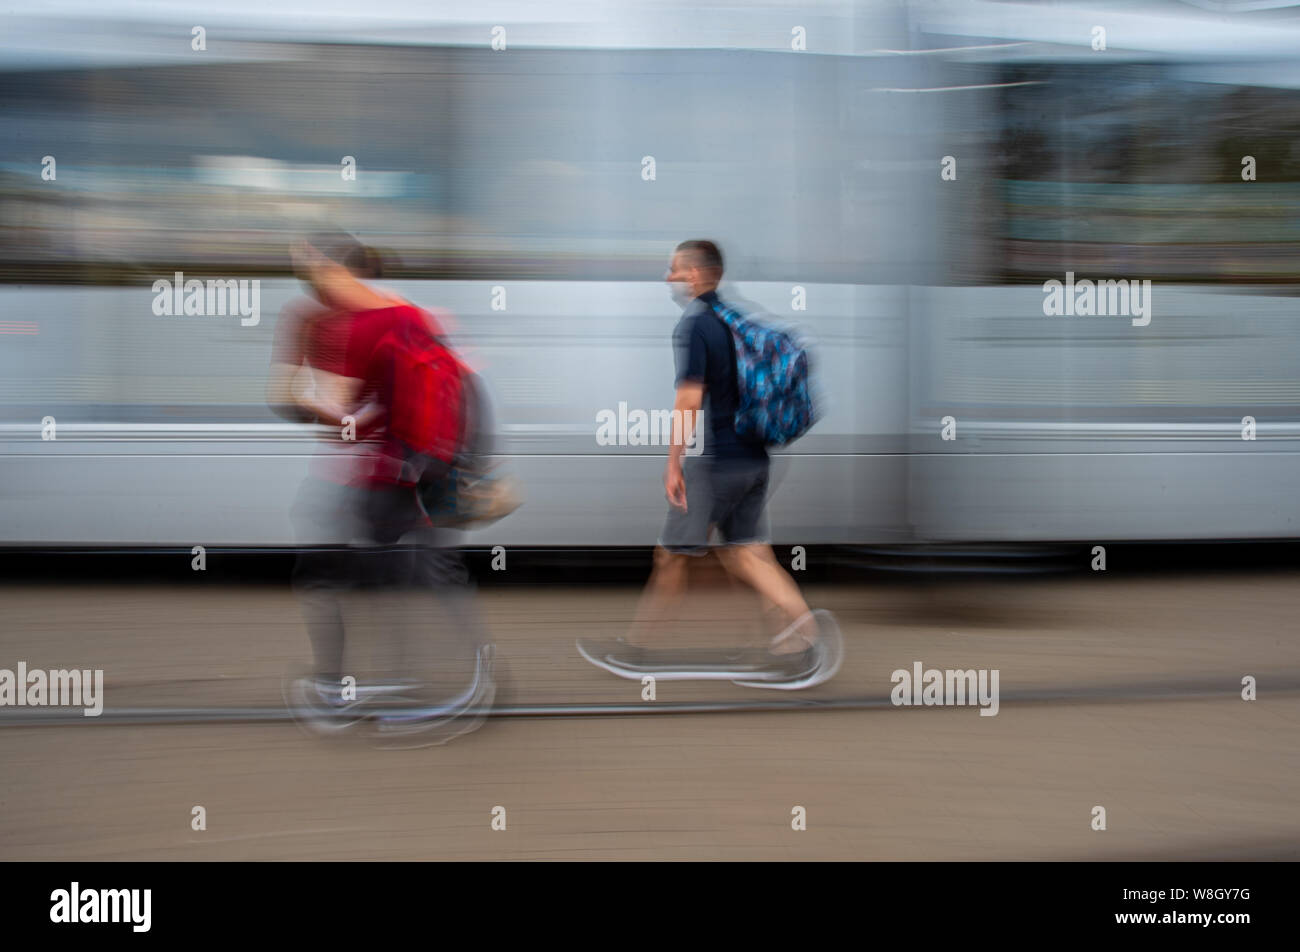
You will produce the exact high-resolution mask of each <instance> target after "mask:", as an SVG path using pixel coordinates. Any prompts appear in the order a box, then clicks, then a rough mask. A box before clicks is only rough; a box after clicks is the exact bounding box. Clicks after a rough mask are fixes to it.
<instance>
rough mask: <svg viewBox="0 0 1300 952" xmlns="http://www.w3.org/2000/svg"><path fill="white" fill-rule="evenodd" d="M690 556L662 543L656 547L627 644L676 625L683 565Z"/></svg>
mask: <svg viewBox="0 0 1300 952" xmlns="http://www.w3.org/2000/svg"><path fill="white" fill-rule="evenodd" d="M690 559H691V556H690V555H688V554H687V553H684V552H670V551H668V550H667V549H665V548H664V547H663V546H657V547H656V548H655V563H654V568H653V569H651V571H650V581H648V582H646V586H645V591H644V592H642V593H641V600H640V602H638V603H637V609H636V619H635V620H634V621H633V622H632V630H631V631H630V632H629V633H628V636H627V642H628V643H629V644H633V645H646V644H647V643H648V642H649V641H651V640H652V639H653V638H654V636H655V635H656V634H657V633H659V632H661V631H663V630H664V628H665V627H666V626H668V625H672V624H676V622H677V617H678V614H679V612H680V610H681V602H682V596H683V595H684V594H685V593H686V568H687V565H688V564H689V563H690Z"/></svg>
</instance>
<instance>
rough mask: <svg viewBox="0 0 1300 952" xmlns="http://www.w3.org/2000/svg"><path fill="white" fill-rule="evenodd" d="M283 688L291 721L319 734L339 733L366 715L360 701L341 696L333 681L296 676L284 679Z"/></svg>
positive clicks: (339, 688) (337, 686) (341, 689)
mask: <svg viewBox="0 0 1300 952" xmlns="http://www.w3.org/2000/svg"><path fill="white" fill-rule="evenodd" d="M282 690H283V693H284V701H285V704H286V705H287V706H288V708H289V712H290V713H291V714H292V715H293V719H294V721H296V722H297V724H298V726H299V727H300V728H302V729H303V730H304V731H306V732H307V733H309V734H312V735H315V736H318V737H321V736H332V735H335V734H340V733H342V732H343V731H345V730H347V729H348V728H350V727H352V726H353V725H354V724H356V723H357V722H358V721H360V720H362V719H363V718H364V717H365V713H364V711H363V710H362V703H363V702H362V701H360V700H346V699H344V697H343V688H342V686H341V685H340V684H339V683H338V682H336V681H326V680H322V679H320V678H296V679H294V680H292V681H288V682H285V684H284V685H283V688H282Z"/></svg>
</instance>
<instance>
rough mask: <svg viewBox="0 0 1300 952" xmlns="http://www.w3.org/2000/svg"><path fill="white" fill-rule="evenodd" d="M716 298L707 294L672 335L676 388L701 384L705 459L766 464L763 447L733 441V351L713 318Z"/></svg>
mask: <svg viewBox="0 0 1300 952" xmlns="http://www.w3.org/2000/svg"><path fill="white" fill-rule="evenodd" d="M716 303H718V296H717V295H716V294H715V293H714V292H712V291H705V292H704V293H703V294H701V295H700V296H699V297H697V298H696V299H695V300H694V301H692V302H691V303H690V304H689V305H687V307H686V310H685V311H684V312H683V313H682V319H681V320H680V321H678V322H677V327H676V328H674V330H673V351H674V354H675V356H676V363H677V384H679V385H680V384H681V383H683V382H684V381H687V380H689V381H693V382H696V383H700V382H703V384H704V406H703V408H702V416H703V417H704V419H705V420H706V421H707V422H708V424H709V427H708V430H707V432H705V434H704V452H703V455H705V456H712V457H713V458H715V459H767V447H766V446H764V445H763V444H762V443H753V442H750V441H748V440H742V439H741V438H740V437H738V436H737V435H736V408H737V406H738V405H739V401H740V395H739V392H738V390H737V387H736V351H735V344H734V343H733V341H732V339H731V329H730V328H729V327H727V325H726V324H724V323H722V318H720V317H718V315H717V314H715V313H714V312H713V305H714V304H716Z"/></svg>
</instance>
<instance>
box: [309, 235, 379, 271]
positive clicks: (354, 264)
mask: <svg viewBox="0 0 1300 952" xmlns="http://www.w3.org/2000/svg"><path fill="white" fill-rule="evenodd" d="M307 243H308V244H309V245H311V246H312V247H313V248H315V249H316V250H317V251H319V252H320V253H321V254H323V255H324V256H325V257H326V258H329V259H330V260H331V261H333V262H335V263H336V264H341V265H343V267H345V268H347V269H348V270H349V271H351V272H352V273H353V274H355V275H357V276H358V277H361V278H372V279H373V278H379V277H382V276H383V273H384V263H383V258H382V257H381V256H380V254H379V252H377V251H375V249H374V248H371V247H370V246H368V245H363V244H362V243H361V242H360V241H358V240H357V239H356V238H354V237H353V236H352V235H349V234H348V233H347V232H345V231H322V232H317V233H316V234H314V235H309V236H308V237H307Z"/></svg>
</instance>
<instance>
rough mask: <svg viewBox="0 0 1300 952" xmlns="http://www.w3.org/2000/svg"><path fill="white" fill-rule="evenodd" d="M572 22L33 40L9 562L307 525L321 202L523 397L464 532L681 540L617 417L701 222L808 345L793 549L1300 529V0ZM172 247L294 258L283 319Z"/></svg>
mask: <svg viewBox="0 0 1300 952" xmlns="http://www.w3.org/2000/svg"><path fill="white" fill-rule="evenodd" d="M1011 7H1014V8H1015V10H1009V8H1011ZM556 10H558V11H559V12H555V11H552V14H551V15H552V16H553V17H554V21H553V22H549V23H546V24H540V25H539V24H530V25H529V26H528V27H526V28H519V29H515V28H512V27H510V26H507V27H506V29H507V31H508V35H509V37H510V40H509V46H508V48H507V49H504V50H503V49H493V48H492V46H491V44H490V37H491V26H492V24H493V23H494V22H496V21H494V20H492V18H491V17H490V16H488V14H487V13H482V14H480V13H477V12H476V13H475V14H473V15H472V16H471V15H467V17H466V19H465V20H464V21H462V22H459V23H457V24H455V25H454V28H452V27H448V26H447V24H445V23H444V24H440V25H437V26H438V28H437V29H435V28H433V26H431V25H430V24H420V23H419V22H413V23H412V24H410V25H409V27H408V28H404V29H402V30H401V31H400V33H401V36H400V39H398V38H396V37H395V36H394V35H393V34H392V32H390V33H389V34H388V35H379V33H380V31H379V28H378V27H376V26H373V25H372V26H370V27H368V28H367V27H365V26H364V25H359V24H357V23H351V24H348V28H347V30H346V35H347V36H348V37H349V38H350V39H351V42H347V43H340V42H337V40H338V36H337V35H335V36H333V37H332V38H331V37H325V36H323V35H322V34H323V33H328V31H326V30H325V28H324V26H322V25H320V24H317V25H316V26H314V27H311V28H308V27H305V26H303V25H302V24H289V23H287V22H270V23H263V24H262V25H261V26H260V27H259V28H258V29H256V30H253V29H250V28H247V27H245V28H244V29H243V30H242V31H240V30H237V29H235V27H233V26H232V27H231V28H230V29H229V30H228V31H227V32H226V33H225V34H223V33H222V32H221V29H220V20H219V19H218V16H217V14H216V13H213V14H212V20H211V22H212V23H214V24H217V26H215V27H214V26H212V25H209V26H208V31H209V36H210V37H213V42H212V44H211V49H212V51H213V52H214V53H216V54H219V55H216V56H214V57H213V59H212V60H210V61H209V60H200V61H197V62H196V61H195V60H194V59H193V58H186V57H185V56H181V55H177V54H175V53H168V54H166V55H165V56H164V55H163V54H162V53H160V52H159V47H160V45H166V43H167V42H177V43H179V42H181V41H182V40H183V41H184V42H185V43H186V44H188V42H189V36H188V33H186V34H185V35H183V36H181V35H179V34H178V35H177V36H175V37H173V36H170V35H169V33H168V30H169V29H171V27H168V26H166V25H163V24H153V29H152V30H149V29H138V28H137V29H135V30H133V32H132V34H131V35H132V37H134V38H135V39H134V43H135V44H136V45H138V46H139V47H140V48H139V49H134V48H133V46H132V43H125V44H118V46H117V47H115V56H116V57H117V60H118V61H116V62H112V63H106V62H101V61H99V60H98V59H95V56H96V55H100V54H93V53H87V52H84V48H79V49H83V51H82V52H77V53H75V54H74V53H68V52H67V51H66V50H64V51H63V55H61V56H60V57H58V58H55V59H51V60H49V61H48V62H37V63H35V64H34V63H33V59H34V58H35V59H37V60H39V57H38V56H37V54H36V53H33V52H32V51H31V50H25V51H22V52H23V55H21V56H19V55H17V53H15V52H14V49H13V48H12V47H6V48H4V49H5V51H6V52H5V54H4V61H3V64H2V65H3V67H4V72H3V73H0V87H3V90H4V95H3V96H0V133H3V139H4V141H6V142H9V143H14V144H15V145H14V147H12V148H10V149H8V150H7V151H6V154H5V155H4V156H3V159H4V161H3V164H2V165H0V176H2V178H0V241H3V245H0V251H2V252H3V261H2V262H0V278H3V281H4V283H3V284H0V487H2V488H0V545H7V546H54V547H57V546H82V545H94V546H181V547H186V548H188V547H189V546H191V545H195V544H206V545H213V546H282V545H287V544H289V543H290V542H291V541H292V532H291V527H290V522H289V508H290V505H291V503H292V501H293V497H294V494H295V492H296V490H297V487H298V485H299V484H300V483H301V481H302V479H303V477H304V476H305V474H306V472H307V466H308V463H309V460H310V458H311V456H312V454H313V453H314V452H315V446H316V441H317V440H318V439H319V436H320V434H318V433H317V432H315V431H314V430H313V429H312V428H310V427H302V426H295V425H290V424H286V423H283V422H281V421H279V420H278V419H277V418H275V417H274V416H273V415H271V414H270V412H269V411H268V410H267V409H266V407H265V405H264V400H263V388H264V383H265V376H266V369H267V363H268V361H269V357H270V344H271V340H272V338H273V336H274V327H275V323H276V320H277V315H278V314H279V312H280V309H281V308H282V306H283V305H284V304H285V303H287V302H288V301H289V300H290V298H291V297H293V296H294V295H296V294H298V293H301V292H300V289H299V287H298V285H297V283H296V282H294V281H292V280H291V279H288V278H286V277H285V275H286V274H287V271H288V268H287V258H286V246H287V243H288V240H289V239H290V238H291V237H292V236H293V235H294V234H297V233H301V232H302V231H308V230H312V229H314V228H316V227H320V226H322V225H327V224H341V225H344V226H345V227H348V228H349V229H351V230H353V231H355V232H357V233H358V234H360V235H361V236H362V237H363V238H365V239H366V240H367V241H369V242H371V243H373V244H375V245H377V246H379V247H381V248H383V249H385V251H386V252H387V254H388V256H389V258H390V262H391V263H392V265H393V268H392V269H391V271H390V275H389V280H386V281H385V282H384V283H385V285H386V286H388V287H391V288H393V289H395V290H397V291H399V292H401V293H403V294H405V295H406V296H408V297H409V298H410V299H412V300H413V301H415V302H416V303H419V304H424V305H428V306H435V307H440V308H446V309H449V310H450V311H451V312H452V313H453V314H454V315H455V317H456V326H455V328H454V331H453V338H454V340H455V342H456V344H457V345H458V346H459V347H461V348H462V349H464V350H465V351H467V352H468V353H469V354H471V355H472V357H473V359H474V360H475V361H476V362H477V363H478V365H479V366H480V367H481V368H482V370H483V373H484V376H485V378H486V379H487V381H488V383H489V385H490V387H491V389H492V391H493V394H494V398H495V404H496V410H497V418H498V429H499V433H498V445H499V449H500V452H501V454H502V456H503V457H504V458H505V461H506V462H507V463H508V464H509V465H510V466H511V468H512V469H513V470H514V471H515V473H516V474H517V475H518V476H519V477H520V479H521V480H522V482H523V484H524V487H525V492H526V496H527V501H526V504H525V506H524V507H523V508H521V509H520V510H519V511H517V512H516V513H515V514H513V515H512V516H510V517H508V518H507V519H505V520H503V521H502V522H500V523H498V524H497V525H495V526H492V527H490V528H488V529H485V530H482V531H480V532H476V533H471V534H470V535H469V537H468V539H467V541H468V542H469V543H470V544H482V545H496V544H503V545H539V546H606V545H649V544H652V543H653V542H654V540H655V537H656V535H657V532H658V529H659V525H660V522H661V519H662V513H663V506H664V503H663V500H662V487H661V485H660V474H661V472H662V467H663V459H664V453H665V451H664V449H663V448H662V447H646V446H630V445H612V446H611V445H603V444H602V441H601V440H600V439H598V431H599V427H598V421H599V419H600V415H601V414H602V412H605V411H613V412H617V410H618V408H619V407H620V405H621V404H622V405H626V406H627V407H629V408H632V409H642V410H647V411H649V410H654V409H665V408H667V407H668V406H669V405H670V404H671V386H672V352H671V347H670V343H669V335H670V332H671V329H672V327H673V325H674V323H675V322H676V319H677V311H676V309H675V308H674V307H673V305H672V303H671V301H670V300H669V297H668V295H667V292H666V288H665V287H664V285H663V284H662V273H663V269H664V265H665V264H666V261H667V257H668V254H669V252H670V251H671V248H672V246H673V245H674V244H675V243H676V242H677V241H679V240H681V239H683V238H686V237H699V236H708V237H712V238H715V239H716V240H718V241H719V242H720V243H721V244H722V246H723V248H724V251H726V252H727V253H728V257H729V267H728V278H729V282H730V289H729V290H730V292H731V293H733V294H735V295H737V296H740V297H743V298H744V299H746V300H748V301H750V302H752V303H754V304H755V305H756V306H758V307H760V308H761V309H763V310H764V311H766V312H768V313H770V314H772V315H774V316H775V317H777V318H781V319H785V320H790V321H792V322H795V323H798V324H799V325H801V326H802V327H803V328H804V329H805V330H806V331H807V332H808V333H809V334H810V336H811V338H812V340H813V342H814V348H815V354H816V356H817V361H818V363H817V376H818V380H819V384H820V386H821V389H822V393H823V398H824V404H825V409H826V415H825V417H824V419H823V420H822V421H821V423H820V424H819V425H818V426H817V427H816V429H814V431H813V432H812V433H810V434H809V435H808V436H807V437H805V438H804V439H802V440H800V441H799V442H798V443H797V444H795V445H794V446H793V447H792V448H791V449H790V451H789V452H786V453H783V454H781V456H780V458H779V460H778V463H777V480H778V488H777V490H776V494H775V497H774V500H773V506H772V510H771V511H772V518H773V530H774V536H775V538H776V540H777V541H778V542H782V543H791V544H793V543H800V544H819V543H841V544H843V543H849V544H854V543H858V544H872V543H892V542H910V541H930V540H959V541H991V540H1036V541H1056V540H1092V539H1178V538H1248V537H1288V536H1294V535H1296V534H1297V533H1296V532H1295V531H1294V529H1293V524H1294V523H1295V522H1296V521H1297V519H1298V518H1300V508H1297V505H1296V503H1295V502H1294V501H1293V499H1292V495H1291V494H1290V493H1289V484H1290V482H1291V481H1292V479H1291V477H1293V476H1294V475H1296V470H1295V465H1296V460H1297V457H1296V456H1295V452H1294V451H1295V448H1296V443H1295V440H1296V438H1297V435H1300V399H1298V397H1300V394H1298V393H1297V387H1298V385H1297V384H1296V383H1295V376H1296V375H1295V367H1296V364H1297V360H1296V358H1297V357H1300V346H1298V345H1297V335H1296V333H1295V324H1294V322H1295V321H1296V315H1295V311H1294V307H1293V302H1294V298H1293V296H1292V295H1293V293H1294V290H1295V284H1294V281H1295V269H1294V267H1293V266H1292V261H1294V260H1295V257H1294V254H1293V253H1294V252H1295V251H1297V250H1300V232H1298V231H1297V220H1298V219H1297V217H1296V212H1297V211H1300V208H1298V207H1297V205H1300V154H1297V153H1296V152H1295V150H1294V143H1295V142H1296V141H1300V138H1298V137H1297V135H1296V133H1297V132H1300V130H1297V129H1295V128H1294V126H1295V124H1296V120H1295V118H1294V117H1295V116H1296V115H1297V114H1298V113H1297V111H1296V106H1297V105H1298V104H1300V93H1298V92H1297V88H1296V87H1298V86H1300V64H1297V62H1296V59H1295V53H1294V50H1296V49H1300V43H1297V42H1296V41H1297V40H1300V30H1297V29H1296V24H1295V22H1294V21H1293V19H1291V18H1290V17H1288V16H1286V11H1272V12H1269V11H1265V12H1262V13H1258V14H1252V15H1250V16H1244V15H1243V16H1242V17H1239V18H1236V19H1235V20H1233V21H1232V22H1230V23H1225V22H1223V20H1222V19H1221V18H1220V19H1212V18H1210V17H1209V16H1208V15H1207V14H1205V13H1204V12H1203V11H1197V10H1196V9H1194V8H1192V7H1189V6H1187V5H1185V4H1179V3H1150V4H1145V5H1134V6H1132V7H1129V8H1125V10H1124V11H1121V12H1120V13H1114V12H1110V11H1103V10H1099V9H1094V10H1091V11H1090V10H1088V9H1083V8H1080V9H1078V10H1062V8H1054V7H1037V6H1026V5H1023V4H1013V5H1008V4H998V3H947V4H924V5H920V4H918V5H877V4H868V3H865V2H862V3H851V4H846V3H825V4H812V5H801V6H800V7H798V8H791V9H789V10H785V9H782V8H777V7H770V8H766V7H765V8H763V9H761V10H759V11H756V12H754V13H753V14H752V16H748V17H729V16H723V15H722V14H721V13H718V14H712V13H710V11H708V10H701V9H698V8H691V7H686V6H679V5H676V4H668V3H664V4H659V5H656V8H655V10H654V16H649V15H648V14H646V13H645V12H644V10H642V11H640V12H638V11H636V10H635V9H634V8H633V7H632V6H631V5H626V6H625V5H612V6H611V7H610V8H609V12H608V13H607V14H606V16H605V18H604V19H602V21H601V22H600V23H599V24H595V25H594V26H592V25H588V26H590V28H589V29H576V28H575V26H574V24H575V22H577V21H578V20H580V18H581V17H582V16H584V15H589V11H587V10H586V8H574V10H573V12H572V13H571V15H570V16H567V17H566V16H565V13H564V10H565V8H564V5H562V4H561V5H558V7H557V8H556ZM1012 13H1014V16H1013V15H1011V14H1012ZM8 16H9V17H10V19H11V20H13V18H15V17H19V16H21V15H19V14H9V15H8ZM34 22H35V21H23V22H21V23H10V24H9V25H10V26H12V27H15V29H10V30H8V31H6V35H7V36H9V37H13V36H22V35H31V34H32V33H33V32H34V31H35V30H36V29H37V27H36V26H35V25H34ZM195 22H200V21H198V20H196V21H195ZM41 23H43V24H44V25H43V26H42V27H40V29H43V30H44V31H45V35H47V36H48V35H49V34H50V33H51V32H53V33H55V34H57V31H58V30H59V29H66V28H68V26H67V23H66V22H65V21H59V20H53V21H41ZM1094 23H1100V24H1106V25H1107V26H1106V29H1107V33H1106V36H1107V37H1108V40H1107V44H1106V48H1105V49H1104V50H1097V49H1094V48H1093V47H1094V45H1095V39H1096V34H1095V32H1094V30H1093V26H1094ZM137 27H138V24H137ZM110 28H111V29H116V27H110ZM800 30H802V31H803V34H802V36H803V42H804V43H805V45H806V47H807V48H806V49H798V48H797V47H798V46H799V42H800V33H799V31H800ZM336 32H337V31H336ZM223 36H224V39H225V45H224V46H223V45H222V43H221V42H218V41H221V40H222V39H223ZM634 36H635V40H633V39H632V37H634ZM328 39H332V40H333V41H332V42H330V41H327V40H328ZM7 42H10V43H13V42H15V41H13V40H9V41H7ZM1288 44H1289V45H1288ZM50 45H51V44H49V43H46V44H45V46H47V47H48V46H50ZM54 45H57V44H54ZM79 57H80V59H79ZM123 60H125V62H123ZM1189 116H1196V117H1202V118H1203V119H1204V121H1200V122H1189V121H1188V117H1189ZM1247 155H1250V156H1253V157H1254V159H1255V160H1256V164H1257V169H1258V173H1257V178H1256V179H1255V180H1254V181H1243V180H1242V178H1241V171H1242V169H1243V165H1242V161H1241V160H1242V158H1243V157H1244V156H1247ZM45 156H51V157H53V158H54V159H55V160H56V161H57V177H56V178H54V179H52V180H51V179H47V178H43V177H42V174H41V173H42V170H43V168H44V166H43V163H42V160H43V158H44V157H45ZM345 156H347V157H351V158H352V159H353V161H354V162H355V167H356V169H357V175H356V177H355V179H349V178H347V177H345V176H344V175H342V174H341V173H340V165H341V163H342V164H343V165H344V166H345V167H346V159H344V157H345ZM647 160H649V161H647ZM948 160H951V161H948ZM176 271H182V272H184V274H185V277H186V278H199V279H207V278H222V279H240V278H242V279H248V280H252V279H257V280H259V281H260V282H261V284H260V292H261V293H260V302H259V303H260V316H259V320H258V321H257V322H256V323H255V324H250V325H249V326H245V325H244V323H243V322H241V320H240V318H239V317H237V316H230V315H226V316H197V315H192V316H174V315H158V314H155V313H154V311H153V309H152V306H151V305H152V302H153V300H154V297H155V294H154V292H153V290H152V285H153V282H154V281H155V280H158V279H160V278H161V279H171V277H172V275H173V274H174V273H175V272H176ZM1067 272H1074V273H1077V276H1078V277H1079V278H1080V279H1084V278H1090V279H1126V280H1128V279H1132V280H1138V281H1141V280H1150V281H1152V287H1153V291H1152V294H1151V296H1150V299H1149V303H1150V305H1151V314H1150V322H1149V323H1147V324H1145V325H1141V326H1139V325H1135V324H1134V323H1133V322H1132V321H1131V320H1130V319H1129V318H1128V317H1127V316H1126V315H1119V316H1107V317H1099V316H1088V317H1065V316H1049V315H1048V314H1046V313H1045V312H1044V301H1045V293H1044V291H1043V282H1044V281H1046V280H1048V279H1053V278H1054V279H1057V280H1062V281H1064V280H1066V274H1067ZM800 304H803V305H804V306H805V307H806V310H800V309H798V308H799V305H800ZM47 417H52V418H54V420H55V421H56V427H57V429H56V433H57V439H54V440H43V439H42V429H43V428H42V422H41V421H42V420H44V419H45V418H47ZM1246 417H1250V418H1251V419H1252V420H1253V426H1254V430H1253V433H1254V436H1255V437H1256V438H1255V439H1253V440H1251V439H1243V432H1246V433H1248V434H1249V432H1250V427H1243V418H1246ZM46 429H47V431H48V428H46ZM945 436H948V437H952V438H951V439H946V438H945Z"/></svg>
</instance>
